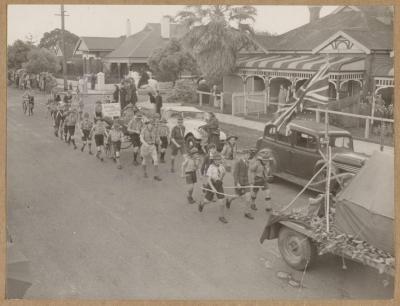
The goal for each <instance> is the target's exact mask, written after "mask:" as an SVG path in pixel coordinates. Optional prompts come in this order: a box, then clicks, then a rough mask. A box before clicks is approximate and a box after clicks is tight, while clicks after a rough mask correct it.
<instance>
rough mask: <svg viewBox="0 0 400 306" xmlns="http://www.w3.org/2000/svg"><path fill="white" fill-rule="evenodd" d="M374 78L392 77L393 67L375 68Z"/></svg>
mask: <svg viewBox="0 0 400 306" xmlns="http://www.w3.org/2000/svg"><path fill="white" fill-rule="evenodd" d="M373 74H374V77H394V67H393V65H388V66H380V67H376V69H375V71H374V73H373Z"/></svg>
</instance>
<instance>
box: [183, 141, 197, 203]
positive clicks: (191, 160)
mask: <svg viewBox="0 0 400 306" xmlns="http://www.w3.org/2000/svg"><path fill="white" fill-rule="evenodd" d="M198 167H199V155H198V150H197V148H195V147H193V148H191V149H190V151H189V153H188V155H187V156H186V158H185V160H184V161H183V163H182V177H186V184H187V186H188V192H187V200H188V202H189V204H194V203H196V201H195V200H194V199H193V189H194V185H195V184H196V183H197V175H196V172H197V169H198Z"/></svg>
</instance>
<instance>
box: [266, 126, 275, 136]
mask: <svg viewBox="0 0 400 306" xmlns="http://www.w3.org/2000/svg"><path fill="white" fill-rule="evenodd" d="M275 135H276V127H275V126H267V127H265V130H264V137H268V138H275Z"/></svg>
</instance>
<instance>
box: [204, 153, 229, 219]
mask: <svg viewBox="0 0 400 306" xmlns="http://www.w3.org/2000/svg"><path fill="white" fill-rule="evenodd" d="M210 160H211V164H210V166H209V167H208V169H207V185H205V188H206V189H208V190H206V191H205V196H204V199H203V200H202V201H201V202H200V203H199V207H198V208H199V211H200V212H202V211H203V208H204V206H205V205H206V204H209V203H210V202H211V201H212V200H213V198H214V195H215V196H216V197H217V199H218V205H219V207H220V215H219V218H218V220H219V221H220V222H222V223H224V224H225V223H228V221H227V220H226V219H225V201H224V198H225V195H224V187H223V182H222V180H223V178H224V176H225V168H224V166H223V163H222V158H221V155H220V154H219V153H215V154H213V155H211V156H210Z"/></svg>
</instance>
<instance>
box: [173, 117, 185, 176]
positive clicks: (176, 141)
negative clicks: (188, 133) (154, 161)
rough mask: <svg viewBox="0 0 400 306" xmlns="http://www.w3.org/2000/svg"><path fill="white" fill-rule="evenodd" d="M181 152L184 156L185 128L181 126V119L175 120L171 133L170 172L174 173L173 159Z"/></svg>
mask: <svg viewBox="0 0 400 306" xmlns="http://www.w3.org/2000/svg"><path fill="white" fill-rule="evenodd" d="M178 152H181V154H182V155H184V154H185V126H184V125H183V118H182V117H179V118H178V119H177V125H175V126H174V127H173V128H172V131H171V172H172V173H173V172H175V158H176V156H177V155H178Z"/></svg>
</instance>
